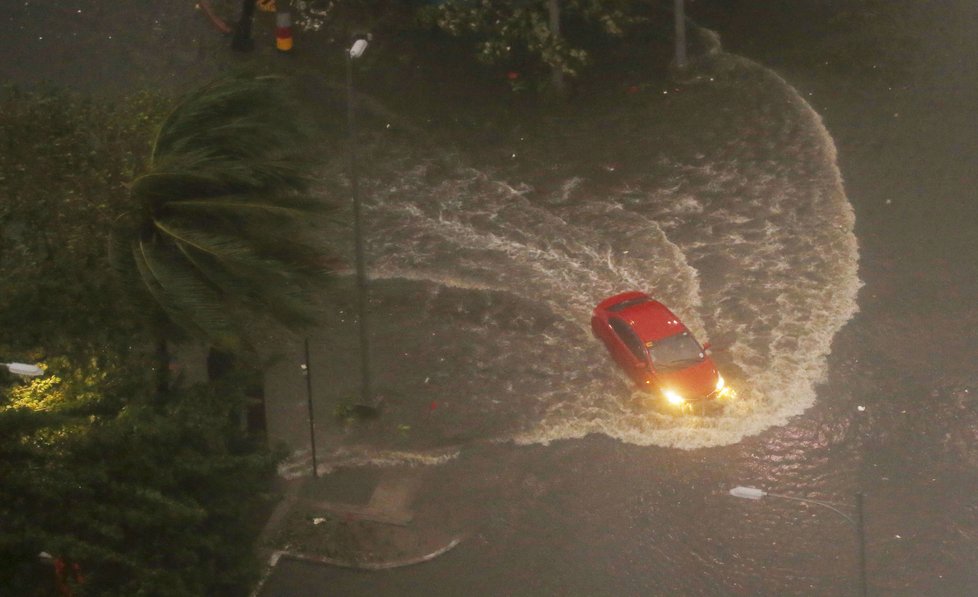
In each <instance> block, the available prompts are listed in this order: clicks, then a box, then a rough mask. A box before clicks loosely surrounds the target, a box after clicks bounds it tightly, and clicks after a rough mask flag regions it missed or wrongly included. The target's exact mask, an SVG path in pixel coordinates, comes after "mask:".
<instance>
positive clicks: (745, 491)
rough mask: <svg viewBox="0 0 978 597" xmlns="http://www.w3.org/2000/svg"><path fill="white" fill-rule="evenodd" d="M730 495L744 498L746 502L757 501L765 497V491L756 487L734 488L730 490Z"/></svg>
mask: <svg viewBox="0 0 978 597" xmlns="http://www.w3.org/2000/svg"><path fill="white" fill-rule="evenodd" d="M730 495H732V496H734V497H739V498H744V499H746V500H759V499H761V498H762V497H764V496H766V495H767V492H766V491H763V490H761V489H758V488H756V487H742V486H738V487H734V488H733V489H731V490H730Z"/></svg>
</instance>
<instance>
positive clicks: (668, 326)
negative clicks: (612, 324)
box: [614, 299, 687, 342]
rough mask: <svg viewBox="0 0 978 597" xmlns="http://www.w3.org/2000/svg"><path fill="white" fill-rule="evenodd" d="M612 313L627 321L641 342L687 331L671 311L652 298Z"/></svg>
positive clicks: (652, 340)
mask: <svg viewBox="0 0 978 597" xmlns="http://www.w3.org/2000/svg"><path fill="white" fill-rule="evenodd" d="M614 315H616V316H618V317H621V318H622V319H624V320H625V321H627V322H628V323H629V325H631V326H632V329H633V330H635V333H636V334H638V337H639V338H640V339H641V340H642V342H654V341H655V340H661V339H662V338H667V337H669V336H673V335H675V334H678V333H680V332H684V331H687V330H686V326H685V325H683V323H682V322H681V321H679V318H678V317H676V316H675V314H673V312H672V311H670V310H669V309H668V308H666V306H665V305H663V304H662V303H660V302H659V301H656V300H653V299H649V300H647V301H644V302H641V303H638V304H634V305H630V306H628V307H626V308H625V309H621V310H620V311H618V312H617V313H615V314H614Z"/></svg>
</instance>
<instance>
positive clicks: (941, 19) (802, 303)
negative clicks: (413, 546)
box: [268, 3, 978, 596]
mask: <svg viewBox="0 0 978 597" xmlns="http://www.w3.org/2000/svg"><path fill="white" fill-rule="evenodd" d="M782 4H784V3H782ZM793 6H795V9H796V10H797V12H796V13H794V14H791V13H788V12H779V11H786V10H787V9H785V7H784V6H781V5H778V4H773V5H771V6H765V7H764V8H756V7H755V8H753V9H736V10H732V11H731V12H729V13H726V14H719V16H717V15H716V14H715V15H712V18H714V19H715V21H716V22H715V23H710V24H711V25H713V26H715V27H717V28H718V29H719V30H720V32H721V34H724V33H725V32H724V30H723V27H724V26H726V27H727V28H728V32H727V33H728V34H729V35H728V36H725V40H726V39H727V37H729V41H728V42H726V48H727V49H728V50H731V52H732V53H733V54H734V56H731V57H730V58H729V60H730V62H728V63H727V64H731V65H732V66H731V68H732V69H733V70H730V71H726V72H727V73H730V72H734V73H735V76H731V77H729V78H727V79H724V78H723V77H722V76H717V77H716V78H715V80H713V81H699V82H697V83H696V84H690V85H688V86H680V87H677V88H675V89H663V90H657V91H660V92H661V91H665V92H667V93H665V94H664V95H668V92H671V93H673V94H674V95H675V96H678V97H680V98H681V99H677V100H676V101H675V102H674V103H673V102H671V101H668V100H667V101H663V100H661V98H659V99H658V100H657V101H655V102H648V103H647V104H646V105H645V106H644V107H643V106H636V105H632V104H630V103H623V104H622V105H620V106H617V107H616V109H615V110H612V111H609V112H614V113H615V114H617V115H619V116H620V117H621V118H622V120H625V121H629V122H632V123H634V122H636V121H639V122H640V121H641V119H640V118H638V119H636V117H637V115H639V114H640V113H641V110H642V109H645V108H647V109H649V110H650V113H651V112H653V111H654V112H655V114H656V115H657V116H659V117H660V118H661V117H662V115H663V114H665V115H666V116H665V118H663V120H665V121H667V122H668V123H669V125H670V126H672V127H674V129H672V130H673V132H672V133H670V126H662V127H659V128H656V125H654V124H652V125H650V128H649V129H640V128H638V127H636V126H635V125H634V124H633V125H631V126H630V128H629V126H625V127H621V128H616V127H615V124H616V123H615V118H614V117H613V116H609V118H607V119H605V120H601V119H598V122H597V124H595V125H594V127H593V128H591V129H586V130H583V131H581V132H580V135H579V138H577V139H575V135H574V134H573V133H567V132H566V131H563V132H561V133H560V134H555V135H554V137H556V139H547V138H543V139H542V140H541V138H540V137H534V136H532V135H531V133H538V131H528V139H530V140H529V141H527V142H526V143H525V146H529V149H527V148H526V147H524V146H520V145H519V144H514V155H513V156H512V157H513V159H519V158H522V157H523V154H524V153H530V154H531V155H532V156H533V157H532V158H531V159H530V161H531V163H532V166H534V167H524V168H520V167H508V166H506V165H502V164H501V163H473V161H472V160H471V159H470V158H468V157H465V156H461V157H459V158H458V159H457V160H454V161H453V160H452V159H449V160H448V164H447V165H446V164H444V163H442V164H440V165H438V167H437V168H435V167H432V165H431V163H430V162H428V161H426V160H418V159H416V158H413V159H408V160H404V159H402V160H401V161H400V163H399V166H398V167H396V168H393V169H391V170H390V171H389V172H387V173H386V174H385V175H384V176H382V177H378V178H375V179H374V180H373V182H372V183H371V184H372V188H371V191H370V192H371V197H372V198H373V199H372V201H373V205H372V207H371V210H372V211H371V215H372V221H373V222H374V223H375V224H374V225H376V226H377V227H378V228H379V230H380V231H381V233H380V234H379V235H378V236H380V237H382V239H383V240H381V241H375V242H374V244H373V245H372V246H371V251H372V255H373V259H374V261H373V263H372V266H373V267H374V268H375V274H374V275H375V276H376V279H377V281H378V284H377V286H376V294H375V298H374V301H375V305H376V309H377V312H378V313H383V314H384V315H380V316H379V318H378V319H379V321H378V323H377V324H376V325H377V326H378V328H379V331H378V332H377V333H379V334H380V335H381V337H383V338H384V339H385V340H384V342H385V346H389V347H390V354H388V355H386V356H387V358H383V357H379V358H378V362H381V363H384V364H385V366H382V369H385V368H386V369H387V373H386V374H385V373H381V376H382V377H384V376H385V375H386V378H385V379H383V380H382V381H381V382H380V385H381V386H383V387H384V389H386V391H387V392H388V393H389V395H391V396H392V397H394V398H395V399H393V400H389V401H388V402H386V403H385V409H386V414H385V415H384V416H385V417H390V420H391V421H392V423H390V425H394V424H395V423H393V422H396V424H397V425H399V427H398V429H400V434H397V433H391V431H392V430H393V429H392V428H391V427H387V428H384V427H383V425H379V426H378V427H377V428H376V429H375V430H374V431H375V432H376V436H371V431H370V430H369V429H368V430H364V431H362V432H361V433H362V437H361V438H359V439H362V441H363V442H364V443H363V445H370V446H372V448H369V449H368V448H364V449H363V450H362V451H354V452H350V453H349V454H350V462H359V463H363V462H368V461H370V459H371V456H370V450H371V449H376V450H378V451H377V452H376V456H377V457H378V459H379V460H382V459H387V460H385V461H386V462H388V463H390V462H392V461H393V462H397V461H398V460H397V459H398V458H401V460H400V461H401V462H425V461H427V462H438V463H440V464H439V465H438V466H435V467H434V469H433V471H431V472H430V473H429V481H428V487H427V489H426V490H425V492H424V497H423V500H424V503H423V505H419V508H421V509H422V510H423V511H426V512H430V513H431V514H430V516H431V518H429V519H428V520H429V522H430V523H431V524H441V525H448V526H450V527H452V528H456V529H459V530H465V531H466V532H468V533H470V534H469V535H468V537H469V539H468V541H467V542H466V543H465V544H463V545H462V546H461V547H459V548H458V549H456V550H455V551H453V552H452V553H450V554H447V555H445V556H443V557H442V558H440V559H439V560H438V561H437V562H436V563H432V564H430V565H428V566H425V567H417V568H411V569H404V570H401V571H397V572H391V573H385V574H380V575H370V576H366V575H361V574H357V573H350V572H343V571H338V570H335V569H312V568H309V567H306V565H303V564H299V563H289V564H285V565H284V566H285V567H283V568H282V569H281V570H280V571H278V572H277V573H276V576H275V579H277V580H278V582H280V583H284V584H282V585H279V586H291V587H292V589H290V590H301V587H303V586H311V585H303V584H302V582H304V581H310V582H323V583H326V584H328V585H329V586H331V587H333V588H334V590H336V591H337V592H338V593H341V594H356V593H359V592H362V591H366V590H368V589H369V590H370V591H374V592H377V591H379V592H386V593H389V594H399V595H405V594H408V595H422V594H423V595H432V594H436V595H454V594H458V593H460V592H463V591H464V592H476V593H478V594H520V595H538V594H578V595H585V594H606V595H611V594H632V595H638V594H642V595H650V594H654V595H844V594H858V582H859V566H858V543H857V540H856V533H855V528H854V525H853V524H852V523H851V522H850V521H849V520H847V519H846V518H844V517H842V516H839V515H838V514H837V513H835V512H833V511H831V510H830V509H827V508H824V507H820V506H817V505H813V504H811V503H807V504H806V503H802V502H793V501H789V500H779V499H777V498H767V499H765V500H762V501H760V502H749V501H745V500H738V499H736V498H733V497H731V496H730V495H728V493H727V491H728V490H729V489H730V488H731V487H733V486H736V485H750V486H756V487H760V488H763V489H765V490H767V491H769V492H771V493H777V494H784V495H789V496H795V497H803V498H809V499H816V500H825V501H829V502H831V503H832V504H834V505H835V506H836V507H837V508H838V509H839V510H841V511H842V512H843V513H844V514H848V515H849V516H850V517H852V516H854V514H855V512H854V505H855V494H856V492H862V493H863V494H864V495H865V531H866V541H867V543H866V549H867V566H866V572H867V577H868V584H869V587H870V594H874V595H907V596H911V595H913V596H917V595H939V596H943V595H952V596H953V595H962V596H964V595H971V594H974V588H973V586H974V583H975V582H976V581H978V578H976V576H978V574H976V573H975V570H976V564H978V556H976V553H978V551H976V550H975V537H976V536H978V511H976V506H975V502H974V500H973V498H972V497H971V496H973V494H974V490H975V489H976V487H978V476H976V474H975V472H976V468H975V467H976V464H978V462H976V456H978V451H976V449H975V447H974V444H975V440H976V437H975V436H976V430H978V412H976V409H975V408H974V396H975V394H976V392H978V379H976V372H975V369H974V362H975V357H976V356H978V352H976V347H978V342H976V338H975V333H974V331H973V330H974V329H975V323H976V321H975V320H976V315H975V310H974V308H973V306H972V304H971V301H970V299H969V297H974V296H978V293H976V290H978V288H976V280H978V276H976V273H978V272H976V268H975V260H974V259H973V255H974V245H973V241H974V240H975V232H974V226H973V225H963V224H962V223H963V222H975V221H978V219H976V218H975V215H976V213H975V211H976V210H975V208H974V203H973V195H974V191H973V189H974V188H975V186H974V183H975V182H978V181H975V174H974V171H973V168H972V162H973V160H972V157H973V156H974V155H975V153H974V149H975V147H976V139H975V135H974V133H973V132H972V128H973V127H970V126H967V125H966V124H967V123H968V122H970V119H971V115H972V112H971V106H973V105H974V104H973V102H972V101H971V100H972V99H974V94H975V92H974V90H975V89H976V88H978V87H976V86H975V85H976V84H978V77H976V76H975V70H974V67H975V65H974V62H973V61H972V58H971V57H973V56H975V55H978V52H975V51H973V50H975V48H974V47H973V46H974V42H973V41H972V39H971V37H970V31H972V30H973V29H971V28H969V24H972V25H973V24H974V23H975V18H976V15H975V9H973V8H971V7H970V6H966V5H965V4H964V3H956V4H955V5H944V6H942V7H941V8H940V12H939V11H938V9H937V8H934V7H929V9H932V12H928V10H925V9H923V8H921V7H919V6H917V7H916V8H915V7H913V6H910V5H907V6H903V5H901V6H897V5H890V11H889V12H887V11H886V10H885V7H883V6H882V5H876V4H872V3H864V4H860V5H856V6H855V8H853V10H854V11H855V13H851V14H849V15H848V17H851V18H853V19H855V21H854V23H855V25H853V27H852V28H851V29H848V30H847V29H845V28H844V27H838V30H837V31H835V32H834V37H832V36H829V37H826V36H825V35H824V34H825V31H826V30H825V29H819V21H818V19H809V18H805V14H802V13H805V10H806V8H809V7H807V5H804V3H801V4H798V5H793ZM738 10H742V11H743V12H738ZM811 10H812V11H813V12H812V14H815V15H819V11H818V10H815V9H811ZM859 10H864V11H865V13H864V14H860V13H859ZM752 11H753V12H752ZM808 16H809V17H810V16H812V15H811V14H809V15H808ZM819 17H820V18H823V19H826V20H827V21H830V22H831V21H832V19H831V18H830V15H825V14H821V15H819ZM857 17H858V18H857ZM859 19H862V20H859ZM762 23H768V24H770V31H769V35H768V37H767V38H765V36H764V32H763V31H759V27H758V26H759V24H762ZM836 24H838V23H837V22H836ZM857 25H858V26H857ZM872 25H875V26H877V27H878V28H877V29H873V27H872ZM792 27H794V28H792ZM938 32H939V34H940V37H937V35H938ZM806 35H809V36H811V37H809V38H806V37H805V36H806ZM847 35H848V36H850V39H848V43H846V42H847V38H846V36H847ZM867 37H868V38H869V39H868V41H867ZM765 43H766V44H767V45H765ZM840 43H841V44H842V47H844V48H846V52H848V53H846V52H841V53H840V50H839V44H840ZM857 51H865V52H867V54H866V55H865V56H863V57H860V55H859V54H858V53H854V52H857ZM738 54H739V55H740V56H747V57H749V59H750V60H751V61H752V62H753V63H755V64H756V65H765V66H767V67H770V68H771V69H773V70H765V69H764V68H762V67H760V66H756V67H755V66H752V65H751V64H750V63H747V62H745V61H742V60H741V58H738V57H737V55H738ZM825 56H832V60H836V61H839V62H836V63H834V64H831V65H826V64H825V62H826V61H825V60H824V57H825ZM841 58H844V61H840V59H841ZM910 58H912V60H911V59H910ZM861 60H865V62H861ZM830 62H831V61H830ZM718 72H722V71H718ZM952 75H953V76H952ZM646 97H647V96H646ZM802 99H803V100H805V101H804V102H802V101H801V100H802ZM786 106H788V108H786ZM937 106H940V109H936V107H937ZM717 107H721V108H719V109H714V108H717ZM670 110H671V111H670ZM623 114H624V115H623ZM654 121H655V119H651V118H650V122H654ZM602 133H604V134H602ZM670 135H671V136H670ZM700 135H702V137H701V136H700ZM609 138H610V139H614V140H615V141H614V142H610V141H608V139H609ZM704 140H709V142H706V143H703V142H702V141H704ZM534 147H535V149H534ZM582 148H583V149H582ZM684 150H685V151H684ZM836 150H837V151H836ZM395 153H397V152H395ZM400 155H402V156H403V152H400ZM785 157H787V158H789V159H782V158H785ZM533 160H535V161H533ZM782 163H788V164H791V168H793V169H792V170H788V171H785V170H782V169H780V166H779V164H782ZM840 171H841V176H840ZM541 173H542V174H541ZM742 177H746V179H744V178H742ZM843 180H844V183H843ZM853 215H854V216H855V218H853ZM857 260H858V268H859V269H858V271H857V269H856V267H857ZM625 287H639V288H645V289H650V290H652V291H654V292H656V293H658V294H659V295H660V296H662V297H663V298H664V299H665V301H666V302H667V303H668V304H670V305H671V306H672V307H673V308H674V310H676V311H677V313H678V314H679V315H680V316H681V317H683V318H684V319H685V320H686V321H687V323H689V324H690V326H691V327H692V328H693V329H694V331H695V332H696V333H697V334H698V335H700V337H701V338H702V339H704V340H706V339H710V340H712V341H713V343H714V344H715V345H717V346H718V348H719V349H718V350H717V352H716V358H717V361H718V363H719V365H720V367H721V370H722V371H723V372H724V375H727V372H728V371H729V372H731V373H730V375H729V377H730V378H731V379H733V380H735V383H736V384H737V386H738V390H740V391H741V394H742V397H743V398H742V400H741V401H740V402H739V403H738V404H737V406H736V408H734V409H731V410H730V411H728V412H726V413H724V414H723V415H722V416H720V417H715V418H679V417H675V416H673V415H672V414H670V413H668V412H663V411H662V410H660V409H658V408H657V407H656V405H649V404H647V403H646V401H644V400H643V399H642V398H641V397H640V396H637V395H633V394H632V392H631V390H630V388H629V386H628V383H627V382H626V380H625V379H624V377H623V376H621V375H620V374H618V373H617V372H616V371H615V370H614V369H613V368H612V367H610V366H609V365H610V364H609V361H608V360H607V359H606V357H604V354H603V352H602V350H603V349H602V348H601V347H600V345H599V344H597V343H596V342H595V341H594V340H593V339H591V338H589V335H588V331H587V320H588V312H589V309H590V307H591V306H592V304H593V303H595V302H597V300H599V299H600V298H602V297H603V296H606V295H608V294H610V293H612V292H615V291H618V290H623V289H624V288H625ZM857 293H858V294H857ZM857 297H858V300H857ZM419 306H420V308H419ZM385 320H386V322H385ZM423 334H429V335H430V336H431V337H432V341H431V342H430V343H429V342H419V341H418V339H419V338H420V337H421V336H422V335H423ZM399 355H403V357H404V359H403V360H401V359H399V358H397V357H398V356H399ZM354 389H355V387H348V388H346V391H347V392H349V391H351V390H354ZM392 438H393V439H392ZM446 447H447V448H448V449H447V451H446V450H442V451H439V450H438V448H446ZM425 449H429V450H430V451H429V452H425ZM425 454H427V458H428V460H425ZM275 579H273V580H275ZM289 579H291V580H289ZM289 582H292V583H293V584H291V585H289ZM268 594H287V593H285V592H283V593H274V592H270V593H268Z"/></svg>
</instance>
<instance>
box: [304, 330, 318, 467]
mask: <svg viewBox="0 0 978 597" xmlns="http://www.w3.org/2000/svg"><path fill="white" fill-rule="evenodd" d="M306 400H307V401H308V407H309V447H310V448H311V449H312V476H313V477H314V478H316V477H319V465H318V463H317V462H316V418H315V416H314V414H313V408H312V367H311V366H310V365H309V338H306Z"/></svg>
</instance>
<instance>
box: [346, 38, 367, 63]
mask: <svg viewBox="0 0 978 597" xmlns="http://www.w3.org/2000/svg"><path fill="white" fill-rule="evenodd" d="M366 51H367V38H366V37H358V38H357V40H356V41H354V42H353V47H351V48H350V58H354V59H356V58H359V57H360V56H363V53H364V52H366Z"/></svg>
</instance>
